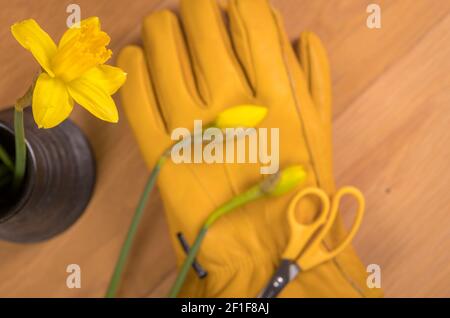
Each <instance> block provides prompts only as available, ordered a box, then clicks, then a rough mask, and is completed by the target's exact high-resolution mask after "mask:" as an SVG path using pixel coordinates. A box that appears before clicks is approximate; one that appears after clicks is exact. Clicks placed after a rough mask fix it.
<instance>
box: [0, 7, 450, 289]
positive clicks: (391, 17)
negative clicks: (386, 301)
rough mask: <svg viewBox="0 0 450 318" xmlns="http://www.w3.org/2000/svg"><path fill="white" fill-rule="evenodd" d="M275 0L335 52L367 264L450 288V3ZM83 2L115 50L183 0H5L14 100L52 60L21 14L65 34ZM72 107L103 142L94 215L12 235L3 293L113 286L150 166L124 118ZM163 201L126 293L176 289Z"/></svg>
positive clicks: (8, 98)
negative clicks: (15, 32)
mask: <svg viewBox="0 0 450 318" xmlns="http://www.w3.org/2000/svg"><path fill="white" fill-rule="evenodd" d="M271 2H272V3H273V5H274V7H276V8H277V9H278V10H279V11H280V12H281V13H282V15H283V17H284V20H285V26H286V29H287V32H288V34H289V36H290V37H291V39H292V40H293V41H295V40H296V38H297V36H298V35H299V33H300V32H301V31H302V30H311V31H314V32H316V33H317V34H318V35H319V36H320V37H321V39H322V41H323V42H324V44H325V47H326V48H327V50H328V52H329V56H330V62H331V67H332V75H333V88H334V155H335V156H334V163H335V173H336V180H337V184H338V185H346V184H352V185H355V186H358V187H359V188H360V189H361V190H362V191H363V193H364V194H365V195H366V199H367V209H366V217H365V220H364V223H363V226H362V228H361V230H360V233H359V234H358V236H357V237H356V240H355V243H354V244H355V247H356V249H357V251H358V253H359V255H360V256H361V258H362V259H363V261H364V262H365V264H371V263H373V264H378V265H380V266H381V271H382V277H381V285H382V288H383V289H384V291H385V295H386V296H387V297H433V296H434V297H446V296H447V297H449V296H450V230H449V229H450V196H449V194H448V193H449V189H450V165H449V163H450V147H449V144H450V129H449V127H450V126H449V125H450V72H449V70H450V59H449V58H448V57H449V56H450V1H442V0H395V1H388V0H384V1H382V0H379V1H375V0H372V1H366V0H272V1H271ZM70 3H76V4H78V5H80V7H81V16H82V18H86V17H89V16H99V17H100V19H101V21H102V28H103V29H104V30H105V31H106V32H108V33H109V34H110V36H111V38H112V43H111V46H110V47H111V49H112V50H113V52H115V55H117V53H118V51H119V50H120V48H121V47H123V46H124V45H126V44H129V43H139V42H140V39H139V35H140V28H141V21H142V19H143V18H144V16H146V15H147V14H149V13H150V12H151V11H153V10H158V9H163V8H175V9H176V5H177V1H176V0H161V1H157V0H133V1H128V0H96V1H91V0H78V1H76V2H75V1H72V0H70V1H65V0H64V1H62V0H35V1H27V0H8V1H6V0H1V1H0V4H1V7H0V110H2V109H6V108H8V107H11V105H13V104H14V101H15V100H16V98H17V97H19V96H21V95H22V94H23V93H24V91H25V90H26V89H27V88H28V86H29V85H30V83H31V80H32V78H33V76H34V74H35V73H36V71H37V70H38V65H37V63H36V62H35V61H34V59H33V58H32V56H31V55H30V54H29V53H28V52H26V51H25V50H23V48H22V47H20V46H19V44H17V43H16V41H15V40H14V39H13V37H12V35H11V33H10V26H11V25H12V24H13V23H14V22H16V21H19V20H23V19H26V18H34V19H36V20H37V21H38V22H39V24H40V25H41V26H42V27H43V28H44V29H45V30H46V31H47V32H49V33H50V35H51V36H52V37H53V38H54V39H57V38H59V37H60V36H61V35H62V33H63V32H64V30H65V28H66V19H67V16H68V15H69V13H66V8H67V6H68V5H69V4H70ZM371 3H376V4H378V5H379V6H380V7H381V28H380V29H369V28H368V27H367V24H366V20H367V17H368V16H369V13H367V12H366V8H367V6H368V5H369V4H371ZM112 63H114V58H113V60H112ZM119 107H120V103H119ZM119 111H121V109H119ZM72 119H73V120H74V121H75V122H76V123H77V124H78V125H79V126H80V127H81V128H82V129H83V131H84V132H85V133H86V135H87V136H88V138H89V141H90V142H91V144H92V146H93V149H94V151H95V156H96V159H97V167H98V176H97V177H98V179H97V185H96V189H95V193H94V197H93V199H92V201H91V203H90V205H89V207H88V209H87V210H86V212H85V214H84V215H83V216H82V218H81V219H80V220H79V221H78V222H77V223H76V224H75V225H73V226H72V227H71V228H70V229H69V230H68V231H66V232H65V233H63V234H62V235H60V236H58V237H56V238H53V239H52V240H50V241H47V242H44V243H39V244H30V245H19V244H13V243H8V242H3V241H1V242H0V259H1V262H0V296H1V297H32V296H37V297H102V296H103V294H104V292H105V290H106V287H107V284H108V281H109V278H110V275H111V273H112V270H113V266H114V264H115V261H116V258H117V255H118V252H119V249H120V247H121V244H122V241H123V239H124V237H125V233H126V231H127V228H128V225H129V223H130V221H131V216H132V214H133V211H134V208H135V206H136V203H137V201H138V197H139V196H140V194H141V191H142V189H143V185H144V183H145V181H146V177H147V174H146V173H144V171H146V167H145V165H144V162H143V160H142V158H141V157H140V154H139V151H138V148H137V145H136V143H135V141H134V139H133V136H132V135H131V132H130V129H129V126H128V123H127V122H126V119H125V117H124V116H122V117H121V121H120V123H119V124H118V125H110V124H107V123H104V122H102V121H100V120H97V119H95V118H93V117H91V116H89V115H88V114H87V113H86V112H85V111H84V110H83V109H81V108H80V107H76V108H75V112H74V113H73V115H72ZM163 213H164V212H163V208H162V205H161V202H160V200H159V198H158V195H157V193H154V195H153V196H152V199H151V201H150V203H149V205H148V207H147V210H146V213H145V216H144V219H143V221H142V223H141V226H140V228H139V233H138V236H137V239H136V244H135V245H134V247H133V250H132V254H131V260H130V262H129V263H128V265H127V268H126V271H125V275H124V281H123V283H122V285H121V288H120V291H119V296H125V297H127V296H129V297H162V296H165V295H166V293H167V291H168V289H169V287H170V284H171V283H172V281H173V279H174V278H175V274H176V269H175V258H174V255H173V252H172V250H171V246H170V242H169V238H168V234H167V229H166V223H165V219H164V214H163ZM73 263H74V264H78V265H80V267H81V275H82V276H81V277H82V279H81V288H80V289H68V288H67V286H66V278H67V275H68V273H66V267H67V266H68V265H69V264H73Z"/></svg>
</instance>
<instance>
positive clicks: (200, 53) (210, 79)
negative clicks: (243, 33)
mask: <svg viewBox="0 0 450 318" xmlns="http://www.w3.org/2000/svg"><path fill="white" fill-rule="evenodd" d="M181 17H182V21H183V25H184V30H185V31H186V37H187V39H188V45H189V48H190V50H191V56H192V59H193V64H194V71H195V74H196V78H197V82H198V86H199V90H200V94H201V95H202V97H203V99H204V100H205V102H206V103H207V104H208V106H209V107H218V108H224V107H227V106H230V105H228V104H230V103H236V101H238V100H241V99H242V98H247V99H248V97H250V96H251V95H252V92H251V90H250V88H249V86H248V83H247V80H246V78H245V75H244V73H243V71H242V69H241V67H240V65H239V63H238V61H237V59H236V57H235V55H234V52H233V50H232V47H231V43H230V39H229V37H228V34H227V31H226V29H225V26H224V23H223V21H222V17H221V15H220V10H219V8H218V5H217V3H216V1H215V0H184V1H181Z"/></svg>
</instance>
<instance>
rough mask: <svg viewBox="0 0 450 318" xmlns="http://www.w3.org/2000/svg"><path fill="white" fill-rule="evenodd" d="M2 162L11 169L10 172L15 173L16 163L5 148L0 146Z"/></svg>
mask: <svg viewBox="0 0 450 318" xmlns="http://www.w3.org/2000/svg"><path fill="white" fill-rule="evenodd" d="M0 161H1V162H3V164H4V165H5V167H7V168H8V169H9V171H11V172H14V163H13V161H12V159H11V157H10V156H9V154H8V153H7V152H6V150H5V148H3V147H2V145H0Z"/></svg>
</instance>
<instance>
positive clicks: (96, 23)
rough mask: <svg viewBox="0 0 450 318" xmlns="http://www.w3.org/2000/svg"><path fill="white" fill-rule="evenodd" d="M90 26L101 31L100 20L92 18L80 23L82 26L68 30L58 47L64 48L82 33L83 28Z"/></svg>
mask: <svg viewBox="0 0 450 318" xmlns="http://www.w3.org/2000/svg"><path fill="white" fill-rule="evenodd" d="M89 25H92V26H94V27H95V28H98V29H100V19H99V18H98V17H90V18H87V19H84V20H81V21H80V26H78V27H77V26H75V25H74V26H72V27H71V28H70V29H67V30H66V32H64V34H63V36H62V37H61V39H60V40H59V44H58V47H63V46H64V45H66V44H67V43H68V42H70V40H72V39H73V38H75V37H76V36H77V35H78V34H80V33H81V28H83V27H87V26H89Z"/></svg>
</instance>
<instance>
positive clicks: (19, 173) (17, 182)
mask: <svg viewBox="0 0 450 318" xmlns="http://www.w3.org/2000/svg"><path fill="white" fill-rule="evenodd" d="M36 80H37V78H35V79H34V80H33V83H32V84H31V86H30V87H29V88H28V90H27V92H26V93H25V94H24V95H23V96H22V97H21V98H19V99H18V100H17V102H16V105H15V107H14V137H15V147H16V157H15V158H14V159H15V168H14V177H13V184H12V189H13V191H17V190H18V189H19V187H20V186H21V184H22V181H23V177H24V176H25V169H26V166H27V147H26V144H25V128H24V123H23V110H24V108H25V107H27V106H29V105H31V100H32V99H33V91H34V85H35V83H36Z"/></svg>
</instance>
